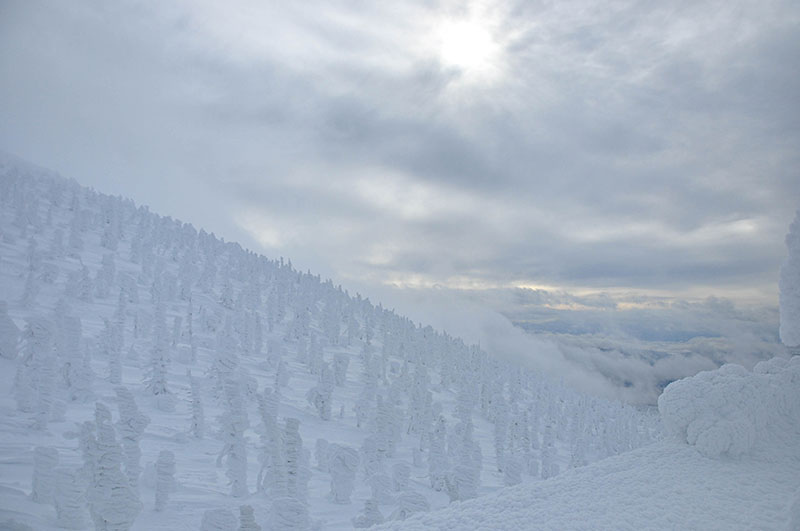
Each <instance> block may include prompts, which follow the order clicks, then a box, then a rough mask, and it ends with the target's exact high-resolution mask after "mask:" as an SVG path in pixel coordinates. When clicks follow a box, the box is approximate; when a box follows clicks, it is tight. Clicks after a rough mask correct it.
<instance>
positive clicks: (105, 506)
mask: <svg viewBox="0 0 800 531" xmlns="http://www.w3.org/2000/svg"><path fill="white" fill-rule="evenodd" d="M95 429H96V432H97V437H96V439H95V441H94V444H92V445H90V447H89V448H90V451H91V452H92V454H93V455H92V456H91V460H92V461H91V463H92V464H91V466H90V470H91V475H92V476H91V480H90V482H89V492H88V495H87V498H88V502H89V512H90V513H91V516H92V520H94V525H95V529H98V530H101V531H125V530H127V529H130V528H131V526H132V525H133V522H134V520H136V517H137V516H138V514H139V512H140V511H141V510H142V503H141V502H140V501H139V496H138V495H137V494H136V491H135V490H134V489H133V487H131V485H130V484H129V482H128V478H126V477H125V475H124V474H123V473H122V470H121V468H120V466H121V464H122V451H121V449H120V446H119V443H117V440H116V436H115V434H114V427H113V426H112V425H111V412H110V411H109V410H108V408H107V407H106V406H105V405H103V404H102V403H100V402H97V404H96V406H95Z"/></svg>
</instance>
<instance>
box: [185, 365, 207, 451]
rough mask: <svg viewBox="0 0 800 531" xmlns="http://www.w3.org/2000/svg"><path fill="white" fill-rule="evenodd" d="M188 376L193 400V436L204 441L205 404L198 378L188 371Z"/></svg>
mask: <svg viewBox="0 0 800 531" xmlns="http://www.w3.org/2000/svg"><path fill="white" fill-rule="evenodd" d="M186 376H187V377H188V378H189V386H190V390H191V398H192V424H191V430H192V436H193V437H194V438H196V439H202V438H203V434H204V432H205V414H204V413H203V402H202V399H201V393H200V382H198V381H197V378H195V377H194V376H192V371H191V370H188V369H187V371H186Z"/></svg>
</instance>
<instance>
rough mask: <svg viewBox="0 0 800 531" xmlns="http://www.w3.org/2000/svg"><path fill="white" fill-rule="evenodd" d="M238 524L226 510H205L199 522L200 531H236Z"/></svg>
mask: <svg viewBox="0 0 800 531" xmlns="http://www.w3.org/2000/svg"><path fill="white" fill-rule="evenodd" d="M238 526H239V522H238V521H237V520H236V516H235V515H234V514H233V513H232V512H231V511H229V510H228V509H206V511H205V512H204V513H203V519H202V520H201V521H200V531H236V529H237V527H238Z"/></svg>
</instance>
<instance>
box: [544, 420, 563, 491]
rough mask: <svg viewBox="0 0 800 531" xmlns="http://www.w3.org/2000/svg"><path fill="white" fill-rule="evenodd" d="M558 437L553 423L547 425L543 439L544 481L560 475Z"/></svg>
mask: <svg viewBox="0 0 800 531" xmlns="http://www.w3.org/2000/svg"><path fill="white" fill-rule="evenodd" d="M555 443H556V435H555V427H554V426H553V422H552V421H550V422H548V423H547V425H546V426H545V429H544V436H543V437H542V451H541V454H542V479H548V478H551V477H553V476H557V475H558V473H559V467H558V463H557V462H556V458H557V449H556V444H555Z"/></svg>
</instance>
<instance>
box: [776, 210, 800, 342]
mask: <svg viewBox="0 0 800 531" xmlns="http://www.w3.org/2000/svg"><path fill="white" fill-rule="evenodd" d="M786 248H787V251H788V256H787V257H786V260H785V261H784V262H783V265H782V266H781V275H780V280H779V283H778V284H779V289H780V308H781V311H780V314H781V317H780V319H781V324H780V336H781V341H782V342H783V344H784V345H786V346H787V347H789V348H791V349H794V350H797V351H798V353H800V210H798V211H797V214H795V217H794V221H793V222H792V224H791V226H790V227H789V234H787V235H786Z"/></svg>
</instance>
